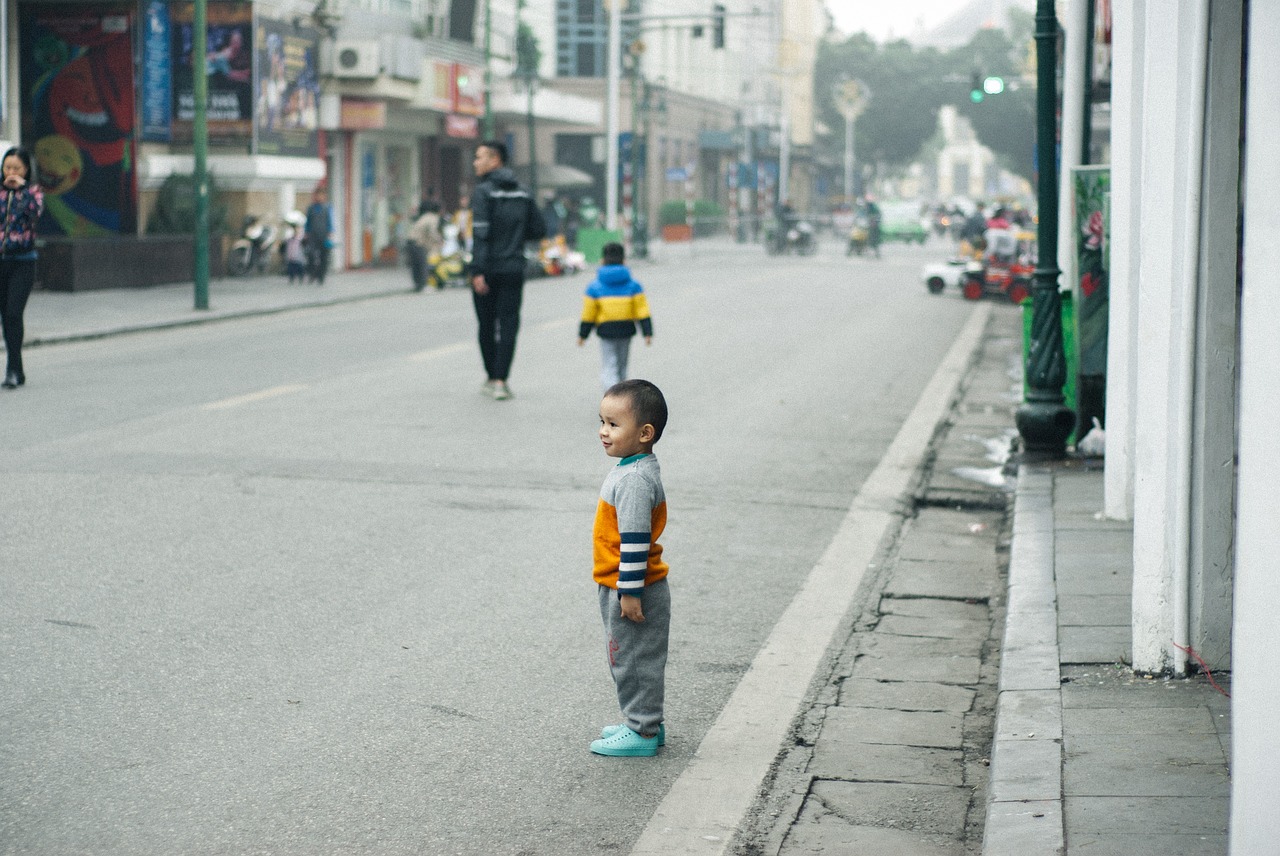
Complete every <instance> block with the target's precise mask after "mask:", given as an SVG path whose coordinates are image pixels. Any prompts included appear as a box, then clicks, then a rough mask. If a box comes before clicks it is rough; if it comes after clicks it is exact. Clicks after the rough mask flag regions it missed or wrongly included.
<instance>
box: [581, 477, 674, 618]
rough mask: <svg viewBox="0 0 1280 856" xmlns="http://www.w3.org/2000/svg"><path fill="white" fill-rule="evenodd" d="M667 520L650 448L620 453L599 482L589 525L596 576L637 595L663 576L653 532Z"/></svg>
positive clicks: (659, 548) (620, 590) (604, 583)
mask: <svg viewBox="0 0 1280 856" xmlns="http://www.w3.org/2000/svg"><path fill="white" fill-rule="evenodd" d="M666 525H667V497H666V493H665V492H664V491H663V489H662V470H661V469H660V468H659V467H658V459H657V458H655V457H654V456H653V455H651V454H641V455H632V456H630V457H627V458H623V459H622V460H621V461H619V462H618V465H617V466H616V467H614V468H613V469H612V470H610V471H609V475H608V476H606V477H605V480H604V485H603V486H602V487H601V488H600V501H599V503H598V504H597V505H596V521H595V526H594V528H593V531H592V541H593V551H592V552H593V558H594V564H595V570H594V576H595V581H596V582H597V583H599V584H600V585H602V586H607V587H609V588H612V589H617V591H618V596H619V597H621V596H622V595H624V594H635V595H638V594H640V592H641V591H642V590H643V589H644V587H645V586H646V585H651V584H653V583H656V582H657V581H658V580H661V579H665V578H666V576H667V570H668V568H667V563H666V562H664V561H662V545H660V544H659V543H658V538H659V537H661V535H662V530H663V529H665V528H666Z"/></svg>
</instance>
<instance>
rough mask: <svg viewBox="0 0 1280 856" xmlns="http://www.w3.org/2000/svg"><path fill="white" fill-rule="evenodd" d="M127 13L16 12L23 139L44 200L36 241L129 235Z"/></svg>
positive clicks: (133, 196) (88, 8)
mask: <svg viewBox="0 0 1280 856" xmlns="http://www.w3.org/2000/svg"><path fill="white" fill-rule="evenodd" d="M133 15H134V12H133V7H132V6H118V5H107V4H86V5H72V6H24V7H22V8H21V27H22V32H23V34H24V38H23V39H22V45H21V53H20V55H19V67H20V77H19V80H20V86H21V91H22V98H23V102H24V104H23V111H22V140H23V143H24V144H25V145H27V146H29V147H30V148H31V150H32V154H33V156H34V157H35V160H36V167H37V172H38V176H39V180H40V184H41V185H42V186H43V187H44V191H45V213H44V216H43V217H41V220H40V226H39V228H40V231H41V233H42V234H44V235H70V236H76V237H81V236H92V235H110V234H119V233H125V234H132V233H133V232H134V230H135V226H136V222H137V192H136V182H135V174H134V148H133V146H134V144H133V121H134V118H133V117H134V94H133V52H132V30H133Z"/></svg>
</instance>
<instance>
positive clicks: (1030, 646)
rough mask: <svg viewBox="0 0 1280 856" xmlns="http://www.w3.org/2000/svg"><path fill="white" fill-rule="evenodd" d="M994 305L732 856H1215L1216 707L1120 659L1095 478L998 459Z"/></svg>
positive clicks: (1005, 324)
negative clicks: (891, 532) (898, 517)
mask: <svg viewBox="0 0 1280 856" xmlns="http://www.w3.org/2000/svg"><path fill="white" fill-rule="evenodd" d="M993 309H994V311H993V314H992V319H991V323H990V326H989V327H988V331H987V335H986V337H985V340H984V341H983V343H982V345H981V347H980V349H979V351H978V353H977V354H975V359H974V364H973V367H972V368H971V370H970V372H969V374H968V376H967V377H966V379H965V381H964V383H963V384H962V391H961V393H960V396H959V399H958V401H957V402H956V403H955V405H954V407H953V408H952V411H951V414H950V416H949V417H948V419H947V420H946V421H945V422H944V423H943V424H942V425H940V426H939V430H938V435H937V437H936V439H935V446H934V450H935V454H934V460H933V462H932V466H931V467H929V468H928V470H927V471H926V472H925V473H923V474H922V476H921V481H920V483H919V485H918V487H917V489H916V490H915V492H914V496H913V497H912V502H911V507H910V508H909V509H906V510H905V511H904V520H903V523H902V527H901V530H900V532H899V534H898V537H897V538H896V540H895V542H894V543H893V544H892V545H891V546H889V547H887V548H886V549H885V551H884V554H883V555H882V556H880V557H879V558H878V559H877V561H878V564H879V567H878V568H876V571H875V573H876V574H877V576H876V578H875V579H874V580H873V581H872V582H870V584H869V585H868V586H867V587H868V588H870V589H871V591H864V592H860V596H859V604H858V606H857V607H856V608H855V610H854V615H853V616H852V618H851V619H850V625H849V628H848V635H847V638H846V639H845V641H844V642H843V643H842V644H841V645H840V646H838V649H837V650H835V651H833V652H831V667H830V670H829V673H827V674H826V675H825V676H824V677H825V680H822V681H820V682H819V683H818V684H817V685H815V688H814V689H813V690H812V695H813V699H812V703H811V705H810V706H809V707H808V709H807V711H806V712H805V714H804V715H803V717H802V719H801V721H800V722H799V723H798V725H797V726H796V728H795V746H794V747H792V746H788V747H787V748H786V749H785V750H784V752H783V754H782V755H781V756H780V758H779V761H778V763H777V765H776V767H775V774H774V779H773V781H772V782H769V783H767V784H766V787H765V789H764V793H765V795H764V796H763V797H762V798H761V799H760V800H759V801H758V802H757V804H756V806H755V807H754V809H753V811H752V814H751V815H750V816H749V817H748V818H747V820H746V822H745V824H744V826H743V828H742V829H741V830H740V832H739V836H738V838H737V839H736V846H737V849H736V850H735V851H733V852H736V853H740V854H745V853H752V854H756V853H760V854H780V856H800V854H817V853H823V854H837V853H839V854H851V855H852V854H859V856H862V854H866V856H877V854H889V853H892V854H895V856H962V855H963V856H973V854H978V853H981V854H984V856H1049V854H1062V853H1076V854H1081V856H1083V854H1086V853H1088V854H1106V856H1192V854H1196V856H1199V854H1225V853H1226V852H1227V840H1226V828H1227V816H1228V814H1227V796H1228V792H1229V771H1228V765H1227V762H1228V758H1229V746H1228V741H1229V737H1230V735H1229V729H1230V709H1229V705H1230V702H1229V700H1228V699H1227V698H1226V697H1225V696H1224V695H1222V694H1220V693H1219V692H1218V691H1217V690H1215V689H1214V688H1213V686H1211V684H1210V681H1209V680H1208V679H1207V678H1205V677H1194V678H1190V679H1187V680H1172V679H1149V678H1144V677H1140V676H1137V675H1135V674H1134V673H1133V672H1132V670H1131V669H1129V668H1128V666H1127V665H1126V664H1127V663H1128V662H1129V661H1130V659H1131V658H1130V653H1129V639H1130V595H1129V592H1130V587H1131V578H1132V527H1131V525H1130V524H1128V523H1122V522H1117V521H1110V520H1105V519H1103V518H1102V515H1101V514H1100V511H1101V509H1102V479H1103V474H1102V470H1101V466H1100V463H1099V462H1084V461H1081V460H1079V459H1068V460H1065V461H1060V462H1055V463H1052V464H1035V463H1027V462H1024V463H1021V464H1019V463H1014V462H1009V463H1006V460H1007V458H1008V453H1009V449H1010V445H1011V443H1012V442H1013V440H1014V438H1015V437H1016V431H1015V430H1014V427H1013V424H1014V422H1013V417H1014V412H1015V411H1016V408H1017V405H1018V402H1019V400H1020V398H1021V391H1022V369H1021V320H1022V319H1021V313H1020V312H1018V311H1017V310H1015V309H1012V308H1005V307H993ZM869 573H871V572H870V571H869ZM1215 679H1216V682H1217V684H1218V685H1219V686H1221V687H1222V689H1223V690H1226V691H1227V692H1229V691H1230V688H1229V686H1228V682H1227V681H1226V680H1225V678H1224V677H1219V676H1215Z"/></svg>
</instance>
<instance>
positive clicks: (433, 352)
mask: <svg viewBox="0 0 1280 856" xmlns="http://www.w3.org/2000/svg"><path fill="white" fill-rule="evenodd" d="M577 323H578V318H577V316H574V317H572V318H556V319H554V320H552V321H543V322H542V323H541V324H535V325H533V326H532V327H530V328H529V329H530V330H536V331H538V332H542V331H545V330H554V329H556V328H557V327H568V326H569V325H571V324H577ZM475 347H477V346H476V343H475V340H474V339H470V340H467V341H465V342H454V343H452V344H449V345H441V346H440V347H438V348H428V349H427V350H425V351H414V352H413V353H412V354H409V356H408V357H407V359H408V360H409V362H411V363H423V362H426V361H427V360H430V359H434V358H435V357H442V356H445V355H446V354H456V353H457V352H458V351H466V350H471V349H473V348H475Z"/></svg>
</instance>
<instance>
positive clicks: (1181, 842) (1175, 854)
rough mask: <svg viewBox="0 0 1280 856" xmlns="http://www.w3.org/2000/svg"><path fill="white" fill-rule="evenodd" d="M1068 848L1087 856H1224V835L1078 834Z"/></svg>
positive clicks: (1072, 838)
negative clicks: (1087, 855)
mask: <svg viewBox="0 0 1280 856" xmlns="http://www.w3.org/2000/svg"><path fill="white" fill-rule="evenodd" d="M1068 846H1069V848H1070V849H1071V850H1073V851H1075V852H1079V853H1088V854H1089V856H1225V854H1226V852H1227V836H1226V834H1225V833H1224V834H1220V835H1195V834H1190V835H1171V834H1163V835H1162V834H1158V833H1151V832H1148V833H1143V834H1132V833H1131V834H1127V835H1124V834H1119V833H1116V834H1112V835H1090V834H1088V833H1082V834H1078V835H1072V836H1070V838H1069V839H1068Z"/></svg>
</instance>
